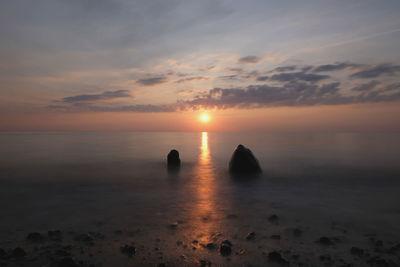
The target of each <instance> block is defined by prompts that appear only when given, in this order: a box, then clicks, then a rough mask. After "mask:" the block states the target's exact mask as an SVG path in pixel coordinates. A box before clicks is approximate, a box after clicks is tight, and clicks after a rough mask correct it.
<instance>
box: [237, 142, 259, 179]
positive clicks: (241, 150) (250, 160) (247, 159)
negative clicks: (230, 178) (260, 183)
mask: <svg viewBox="0 0 400 267" xmlns="http://www.w3.org/2000/svg"><path fill="white" fill-rule="evenodd" d="M229 171H230V172H232V173H260V172H261V168H260V165H259V164H258V160H257V159H256V157H254V155H253V153H252V152H251V150H250V149H248V148H247V147H245V146H244V145H238V146H237V148H236V150H235V151H234V152H233V155H232V158H231V160H230V162H229Z"/></svg>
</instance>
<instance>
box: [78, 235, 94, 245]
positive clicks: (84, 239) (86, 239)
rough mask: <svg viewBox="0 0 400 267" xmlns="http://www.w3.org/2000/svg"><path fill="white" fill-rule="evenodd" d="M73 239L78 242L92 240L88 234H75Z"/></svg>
mask: <svg viewBox="0 0 400 267" xmlns="http://www.w3.org/2000/svg"><path fill="white" fill-rule="evenodd" d="M74 239H75V240H76V241H80V242H88V243H89V242H93V237H92V236H91V235H90V234H80V235H77V236H75V238H74Z"/></svg>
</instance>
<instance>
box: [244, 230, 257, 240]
mask: <svg viewBox="0 0 400 267" xmlns="http://www.w3.org/2000/svg"><path fill="white" fill-rule="evenodd" d="M255 238H256V233H255V232H250V233H248V234H247V236H246V239H247V240H254V239H255Z"/></svg>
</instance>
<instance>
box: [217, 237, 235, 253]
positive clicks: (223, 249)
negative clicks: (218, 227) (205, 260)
mask: <svg viewBox="0 0 400 267" xmlns="http://www.w3.org/2000/svg"><path fill="white" fill-rule="evenodd" d="M219 252H220V253H221V255H222V256H228V255H230V254H231V252H232V243H231V242H230V241H229V240H224V241H222V243H221V246H220V247H219Z"/></svg>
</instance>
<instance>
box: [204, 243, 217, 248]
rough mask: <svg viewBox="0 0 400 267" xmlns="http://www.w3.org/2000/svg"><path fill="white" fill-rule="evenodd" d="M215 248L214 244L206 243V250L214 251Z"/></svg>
mask: <svg viewBox="0 0 400 267" xmlns="http://www.w3.org/2000/svg"><path fill="white" fill-rule="evenodd" d="M215 247H216V245H215V244H214V243H208V244H207V245H206V248H208V249H215Z"/></svg>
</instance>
